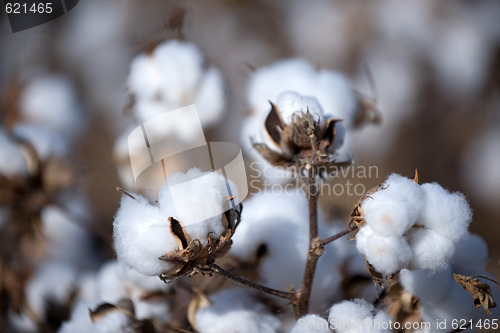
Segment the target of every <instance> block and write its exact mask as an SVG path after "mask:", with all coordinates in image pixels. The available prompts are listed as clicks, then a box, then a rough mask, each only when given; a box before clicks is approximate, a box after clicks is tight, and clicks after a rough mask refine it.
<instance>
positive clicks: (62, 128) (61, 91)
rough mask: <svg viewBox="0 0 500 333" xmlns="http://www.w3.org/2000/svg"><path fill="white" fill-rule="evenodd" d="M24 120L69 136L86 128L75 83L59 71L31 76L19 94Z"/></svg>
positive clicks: (72, 136)
mask: <svg viewBox="0 0 500 333" xmlns="http://www.w3.org/2000/svg"><path fill="white" fill-rule="evenodd" d="M20 110H21V116H22V119H23V121H24V122H26V123H28V124H33V125H38V126H42V127H46V128H49V129H51V130H53V131H55V132H57V133H59V134H62V135H63V136H65V137H67V138H74V137H75V136H76V135H78V134H79V133H80V132H81V130H82V129H83V125H84V117H83V113H82V111H81V106H80V105H79V103H78V100H77V96H76V94H75V90H74V87H73V85H72V83H71V82H70V81H68V79H66V78H65V77H63V76H60V75H44V76H39V77H36V78H34V79H32V80H31V81H30V82H29V83H28V84H27V85H26V86H25V88H24V90H23V92H22V94H21V97H20Z"/></svg>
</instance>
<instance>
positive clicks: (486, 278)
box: [472, 275, 500, 286]
mask: <svg viewBox="0 0 500 333" xmlns="http://www.w3.org/2000/svg"><path fill="white" fill-rule="evenodd" d="M472 278H480V279H485V280H488V281H491V282H493V283H495V284H497V285H499V286H500V282H498V281H496V280H493V279H491V278H489V277H487V276H483V275H474V276H472Z"/></svg>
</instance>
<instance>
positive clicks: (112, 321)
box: [92, 311, 134, 333]
mask: <svg viewBox="0 0 500 333" xmlns="http://www.w3.org/2000/svg"><path fill="white" fill-rule="evenodd" d="M92 329H93V332H96V333H134V326H133V323H132V320H131V318H130V317H128V316H127V315H126V314H124V313H122V312H120V311H113V312H111V313H110V314H107V315H106V316H104V318H102V319H100V320H99V321H97V322H96V323H94V325H93V326H92Z"/></svg>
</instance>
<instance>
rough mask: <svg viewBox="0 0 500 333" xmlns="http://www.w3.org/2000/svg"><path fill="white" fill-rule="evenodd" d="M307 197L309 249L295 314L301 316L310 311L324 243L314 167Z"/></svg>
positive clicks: (310, 174)
mask: <svg viewBox="0 0 500 333" xmlns="http://www.w3.org/2000/svg"><path fill="white" fill-rule="evenodd" d="M307 185H308V186H307V191H308V193H307V199H308V202H309V251H308V252H307V262H306V267H305V269H304V277H303V279H302V286H301V288H300V289H299V290H298V291H297V292H296V299H297V302H296V303H295V304H294V308H295V315H296V317H297V318H300V317H302V316H304V315H305V314H307V313H308V311H309V298H310V296H311V290H312V284H313V280H314V273H315V271H316V264H317V263H318V259H319V257H320V256H321V255H322V254H323V243H322V241H321V239H320V238H319V237H318V195H319V193H318V186H317V185H316V178H315V176H314V173H313V172H312V169H310V170H309V174H308V176H307Z"/></svg>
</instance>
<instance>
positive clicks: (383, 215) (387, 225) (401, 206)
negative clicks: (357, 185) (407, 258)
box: [361, 190, 415, 237]
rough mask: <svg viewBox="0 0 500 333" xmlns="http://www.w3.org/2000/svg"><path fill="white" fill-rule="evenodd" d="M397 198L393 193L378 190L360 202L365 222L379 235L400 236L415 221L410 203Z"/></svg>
mask: <svg viewBox="0 0 500 333" xmlns="http://www.w3.org/2000/svg"><path fill="white" fill-rule="evenodd" d="M398 199H399V197H396V196H395V195H394V193H389V192H385V191H384V190H379V191H378V192H375V193H373V194H371V195H370V196H368V197H367V198H365V199H364V200H363V201H362V202H361V209H362V210H363V216H364V219H365V221H366V223H367V224H368V225H369V226H370V228H372V229H373V231H375V232H376V233H377V234H379V235H380V236H386V237H390V236H401V235H403V234H404V233H405V232H406V231H407V230H408V229H410V228H411V227H412V225H413V223H414V222H415V220H414V219H412V212H411V210H412V208H411V205H410V204H408V203H405V202H402V201H401V200H398Z"/></svg>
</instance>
